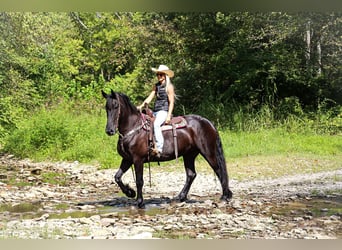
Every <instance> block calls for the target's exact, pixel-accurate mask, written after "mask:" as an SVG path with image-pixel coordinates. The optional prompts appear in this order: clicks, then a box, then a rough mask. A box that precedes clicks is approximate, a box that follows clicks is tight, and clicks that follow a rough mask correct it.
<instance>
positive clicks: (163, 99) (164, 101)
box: [154, 82, 169, 112]
mask: <svg viewBox="0 0 342 250" xmlns="http://www.w3.org/2000/svg"><path fill="white" fill-rule="evenodd" d="M156 95H157V98H156V101H155V103H154V112H157V111H160V110H165V111H168V110H169V98H168V96H167V93H166V85H161V84H160V83H159V82H158V83H157V84H156Z"/></svg>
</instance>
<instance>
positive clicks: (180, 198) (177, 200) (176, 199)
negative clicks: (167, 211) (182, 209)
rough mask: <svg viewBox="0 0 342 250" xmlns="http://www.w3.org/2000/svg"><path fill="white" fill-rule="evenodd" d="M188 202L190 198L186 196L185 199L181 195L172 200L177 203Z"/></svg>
mask: <svg viewBox="0 0 342 250" xmlns="http://www.w3.org/2000/svg"><path fill="white" fill-rule="evenodd" d="M187 200H188V198H187V197H186V196H185V197H183V196H180V195H178V196H176V197H174V198H173V199H172V201H176V202H184V201H187Z"/></svg>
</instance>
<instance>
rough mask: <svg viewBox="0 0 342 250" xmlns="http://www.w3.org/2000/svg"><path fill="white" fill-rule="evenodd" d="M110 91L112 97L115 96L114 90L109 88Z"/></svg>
mask: <svg viewBox="0 0 342 250" xmlns="http://www.w3.org/2000/svg"><path fill="white" fill-rule="evenodd" d="M110 93H111V95H112V97H113V98H115V97H116V94H115V92H114V91H113V90H112V89H110Z"/></svg>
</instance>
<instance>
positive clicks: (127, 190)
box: [114, 159, 136, 198]
mask: <svg viewBox="0 0 342 250" xmlns="http://www.w3.org/2000/svg"><path fill="white" fill-rule="evenodd" d="M131 166H132V162H131V161H128V160H125V159H122V161H121V164H120V168H119V170H118V171H117V172H116V174H115V177H114V179H115V182H116V183H117V184H118V185H119V187H120V188H121V190H122V192H123V193H124V194H125V195H127V197H130V198H134V197H135V195H136V194H135V191H134V190H133V189H132V188H131V187H130V186H129V185H128V184H126V185H125V184H123V182H122V180H121V178H122V176H123V174H124V173H126V172H127V170H128V169H129V168H130V167H131Z"/></svg>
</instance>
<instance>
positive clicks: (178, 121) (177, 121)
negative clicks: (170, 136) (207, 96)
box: [161, 116, 188, 131]
mask: <svg viewBox="0 0 342 250" xmlns="http://www.w3.org/2000/svg"><path fill="white" fill-rule="evenodd" d="M171 123H172V124H173V125H174V126H175V127H176V129H177V128H184V127H186V126H187V125H188V123H187V122H186V120H185V118H184V117H182V116H177V117H174V118H172V120H171ZM161 129H162V131H166V130H172V125H171V124H164V125H162V126H161Z"/></svg>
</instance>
